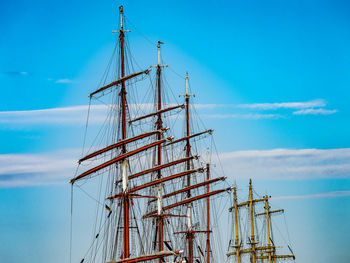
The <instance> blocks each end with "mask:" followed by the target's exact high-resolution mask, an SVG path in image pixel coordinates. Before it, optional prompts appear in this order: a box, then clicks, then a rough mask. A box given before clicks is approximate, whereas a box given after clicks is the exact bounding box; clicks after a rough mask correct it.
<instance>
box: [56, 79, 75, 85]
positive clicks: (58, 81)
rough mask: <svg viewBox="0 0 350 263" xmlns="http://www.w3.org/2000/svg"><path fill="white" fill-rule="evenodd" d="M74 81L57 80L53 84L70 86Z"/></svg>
mask: <svg viewBox="0 0 350 263" xmlns="http://www.w3.org/2000/svg"><path fill="white" fill-rule="evenodd" d="M74 82H75V81H74V80H72V79H58V80H56V81H55V83H58V84H71V83H74Z"/></svg>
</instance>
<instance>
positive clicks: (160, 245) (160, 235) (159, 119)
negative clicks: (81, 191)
mask: <svg viewBox="0 0 350 263" xmlns="http://www.w3.org/2000/svg"><path fill="white" fill-rule="evenodd" d="M160 44H163V43H162V42H160V41H158V45H157V49H158V64H157V111H158V112H159V113H158V114H157V121H156V126H157V130H161V129H162V113H161V110H162V88H161V73H162V66H161V65H160ZM161 138H162V134H158V135H157V139H158V140H161ZM161 164H162V145H161V144H159V145H158V147H157V166H159V165H161ZM161 178H162V172H161V170H158V171H157V179H158V180H160V179H161ZM162 187H163V184H162V183H159V184H158V214H157V215H158V217H157V221H158V251H159V252H160V251H163V250H164V240H163V239H164V217H163V211H162V209H163V193H162ZM161 262H162V259H161V258H160V259H159V263H161Z"/></svg>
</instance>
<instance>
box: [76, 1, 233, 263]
mask: <svg viewBox="0 0 350 263" xmlns="http://www.w3.org/2000/svg"><path fill="white" fill-rule="evenodd" d="M119 15H120V29H119V30H118V31H116V32H118V33H119V39H118V43H119V45H118V46H119V62H118V65H119V69H120V70H119V71H118V72H119V75H118V79H117V80H113V81H112V82H111V83H109V84H106V85H104V86H102V87H101V88H99V89H97V90H96V91H94V92H92V93H90V98H94V97H96V96H104V95H105V94H106V93H107V92H108V91H112V92H111V94H112V95H113V94H115V91H117V90H118V91H119V92H118V97H119V100H118V101H119V104H118V107H117V108H118V115H117V116H116V117H117V118H116V120H117V121H115V122H114V125H117V126H118V130H117V132H116V135H117V136H116V138H115V139H113V138H114V137H112V142H111V143H110V144H108V145H107V146H105V147H103V148H101V149H98V150H96V151H94V152H91V153H89V154H87V155H86V156H84V157H82V158H81V159H80V160H79V161H78V163H79V165H81V164H85V163H87V161H89V163H91V164H93V167H92V168H90V169H87V170H85V171H83V172H81V173H80V174H78V175H76V176H75V177H74V178H72V179H71V184H72V185H74V184H76V183H77V182H80V181H81V180H86V179H89V178H91V177H95V176H99V175H101V174H103V173H106V172H107V171H108V172H109V174H110V175H111V178H112V179H111V180H110V182H111V184H112V185H113V189H112V194H109V195H107V196H106V197H105V199H106V201H108V200H109V201H110V202H111V206H112V208H113V209H111V208H110V207H109V206H107V205H106V207H108V209H109V210H110V213H109V214H108V215H107V216H106V217H105V220H106V228H105V229H106V231H105V233H104V234H105V235H106V236H107V238H106V240H105V242H106V244H107V243H108V242H109V243H111V246H112V248H111V252H110V253H109V254H108V253H105V255H104V256H103V259H106V260H107V261H109V262H112V263H121V262H123V263H124V262H125V263H131V262H144V261H149V260H157V261H158V262H159V263H161V262H164V258H166V257H169V256H174V261H175V260H176V258H179V257H180V258H184V259H185V260H186V261H187V262H189V263H193V262H194V259H195V252H194V249H193V247H194V239H195V233H205V234H206V255H205V258H206V260H205V261H206V262H207V263H210V232H211V230H210V197H211V196H214V195H218V194H221V193H225V192H226V191H230V190H231V189H232V188H231V187H228V188H224V189H218V190H211V189H210V185H213V184H214V183H217V182H219V181H223V180H225V179H226V177H217V178H213V179H210V154H209V152H207V160H206V166H205V167H201V166H198V162H196V163H197V165H196V163H195V162H194V161H196V160H198V158H199V155H197V154H193V153H192V151H191V140H193V139H194V138H197V139H200V138H202V137H203V136H204V135H208V134H211V133H212V131H213V130H204V131H199V132H197V133H191V126H190V125H191V119H190V96H191V94H189V85H188V74H186V93H185V94H184V95H183V96H184V97H185V104H183V105H175V106H173V105H171V106H169V107H164V101H163V100H162V97H163V86H162V68H163V67H165V65H161V59H160V58H161V57H160V47H161V44H163V43H162V42H160V41H158V43H157V52H158V54H157V55H158V61H157V65H156V66H151V68H152V67H154V68H156V89H155V100H154V106H155V111H154V112H151V113H147V114H145V115H141V116H140V115H136V116H133V118H132V117H131V114H130V111H129V107H128V103H127V101H128V98H129V97H127V94H128V90H127V88H128V85H130V83H132V84H134V83H135V82H136V81H137V79H138V78H139V79H140V78H142V77H144V76H146V75H149V73H150V71H151V68H150V69H146V70H143V71H140V72H135V73H131V74H129V75H127V73H126V69H127V67H126V41H125V32H129V31H127V30H125V29H124V13H123V7H122V6H121V7H120V8H119ZM115 108H116V107H112V110H114V109H115ZM182 109H184V110H185V134H184V136H183V135H182V136H183V137H180V138H178V139H176V140H174V136H168V135H169V134H168V133H170V132H171V130H170V129H169V128H168V127H166V126H164V125H163V124H164V121H165V120H166V116H165V114H166V113H169V112H174V111H175V110H182ZM150 118H153V119H154V122H153V125H152V126H153V127H152V130H146V131H145V129H144V128H142V129H139V130H142V131H143V132H142V133H138V134H136V135H133V136H130V135H131V134H134V133H135V130H134V129H133V127H137V125H144V124H143V123H142V122H143V121H146V120H148V119H150ZM146 127H147V126H146ZM182 143H185V156H184V157H182V158H174V157H172V158H170V159H169V158H164V157H165V156H166V153H169V152H170V151H172V148H170V147H174V148H176V149H181V145H182ZM150 151H151V152H152V151H153V152H154V153H155V155H154V156H155V158H154V159H153V160H154V161H153V164H152V165H151V167H149V166H147V163H149V162H147V161H146V162H145V163H146V164H145V165H139V164H137V162H140V161H141V160H142V158H144V159H146V160H147V159H149V157H150V156H149V155H147V152H150ZM106 159H107V160H106ZM101 160H102V162H101ZM96 161H99V162H100V163H99V164H97V165H96V164H95V163H96ZM181 164H182V165H184V166H185V169H180V168H181V167H182V166H180V165H181ZM205 170H206V179H205V180H203V181H202V182H199V183H198V182H196V180H193V179H192V178H196V176H197V174H198V173H203V172H204V171H205ZM175 171H177V172H175ZM179 179H183V180H185V181H186V184H185V187H183V186H182V185H180V184H179V183H178V182H179V181H178V180H179ZM120 183H121V184H120ZM201 187H206V188H205V193H204V194H199V192H198V189H199V188H201ZM146 191H148V192H146ZM152 193H156V194H152ZM180 194H185V198H184V199H182V200H181V199H179V195H180ZM139 199H147V200H148V202H141V201H140V203H141V204H143V207H142V208H141V209H140V213H141V214H140V216H139V218H136V212H135V211H134V208H133V206H134V205H135V202H138V201H137V200H139ZM199 200H206V222H205V224H206V229H205V230H198V229H196V228H195V227H194V225H193V208H194V207H193V206H194V204H195V203H197V202H198V201H199ZM155 202H156V205H154V203H155ZM181 207H182V208H186V211H187V212H186V215H181V214H180V215H179V214H177V213H174V209H175V208H181ZM112 212H113V213H114V215H115V221H112V219H111V218H112V217H110V215H111V213H112ZM203 214H204V211H203ZM165 218H167V220H165ZM168 218H169V219H168ZM183 218H186V219H187V228H186V229H185V230H183V229H176V228H175V226H176V225H177V226H181V222H183V220H184V219H183ZM148 219H152V220H155V221H156V224H155V229H154V233H155V239H154V241H153V238H149V235H148V234H147V232H148V231H149V228H147V226H146V225H148V224H147V222H149V221H147V220H148ZM137 220H144V222H145V223H143V224H142V228H141V227H139V226H138V225H137ZM132 222H134V224H135V226H134V225H132ZM174 222H176V224H174V225H175V226H173V227H172V228H167V227H165V226H166V224H172V223H174ZM203 225H204V224H203ZM103 226H104V225H103ZM111 229H116V230H115V232H110V230H111ZM120 229H121V232H122V238H121V240H122V242H121V243H122V247H121V246H120V245H119V244H120V243H119V242H118V240H119V237H118V233H119V230H120ZM133 229H136V230H135V231H138V235H139V238H140V239H142V240H140V246H142V249H141V250H138V247H137V246H136V243H135V242H134V241H133V240H134V238H135V237H134V235H133V234H132V233H133V232H132V231H133ZM171 229H173V230H171ZM141 231H143V234H140V232H141ZM166 231H167V234H168V236H170V237H171V238H173V243H172V245H171V244H170V243H171V240H168V241H167V240H164V237H165V236H166ZM172 231H173V232H172ZM173 234H185V236H186V240H187V242H186V245H185V247H183V245H182V239H181V238H174V236H173ZM99 235H100V233H97V235H96V239H98V238H99ZM108 238H109V239H108ZM149 244H154V246H152V245H149ZM164 245H165V247H164ZM175 247H177V249H174V248H175ZM178 248H182V249H178ZM183 250H186V252H185V253H184V251H183ZM106 251H107V250H106ZM118 251H120V252H121V253H120V254H119V253H117V252H118ZM146 252H147V253H146ZM107 254H108V255H107ZM203 257H204V256H203ZM196 261H197V260H196Z"/></svg>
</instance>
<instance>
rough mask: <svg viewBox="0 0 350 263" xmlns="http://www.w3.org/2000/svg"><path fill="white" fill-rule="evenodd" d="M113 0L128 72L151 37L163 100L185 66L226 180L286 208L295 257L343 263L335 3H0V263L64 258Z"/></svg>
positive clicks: (345, 45)
mask: <svg viewBox="0 0 350 263" xmlns="http://www.w3.org/2000/svg"><path fill="white" fill-rule="evenodd" d="M121 3H122V4H123V5H124V9H125V12H126V17H127V21H128V22H127V25H128V26H129V29H130V30H131V31H132V32H131V33H130V34H129V36H130V38H129V40H130V44H131V48H132V50H133V52H134V56H135V57H136V58H137V61H138V62H139V63H140V66H141V67H142V68H147V67H148V66H149V65H150V64H154V63H155V61H156V49H155V45H154V44H152V42H153V43H155V42H156V41H158V40H161V41H163V42H165V43H166V44H165V45H164V48H163V50H162V56H163V59H164V61H165V62H166V63H167V64H168V65H169V66H170V67H169V69H168V70H167V72H166V74H167V78H168V80H169V82H171V83H172V86H173V87H174V89H175V91H176V92H177V91H178V92H181V91H183V86H184V85H183V84H184V83H183V79H182V78H179V77H178V76H177V75H176V74H174V72H173V71H175V72H177V73H178V74H180V75H182V76H184V75H185V72H186V71H188V72H189V74H190V83H191V89H192V91H193V92H194V93H196V97H195V98H194V103H195V104H197V105H198V112H199V114H200V115H201V116H202V118H203V119H205V120H206V126H207V127H210V128H214V129H215V138H216V144H217V148H218V151H219V153H220V154H221V160H222V163H223V166H224V168H225V171H226V174H227V175H228V176H229V180H230V181H231V182H233V181H234V180H236V181H237V183H238V184H239V185H241V188H242V189H243V188H244V187H245V186H246V185H247V184H248V178H250V177H251V178H253V179H254V181H255V185H256V191H258V192H262V193H266V192H268V193H269V194H270V195H272V196H275V197H276V199H275V200H274V202H275V203H276V205H278V206H279V207H284V208H285V209H286V211H287V218H288V224H289V231H290V233H291V238H292V245H293V247H294V248H295V249H294V250H295V253H296V255H297V262H310V261H317V262H321V263H322V262H330V261H331V260H332V261H334V262H348V258H349V256H348V255H346V254H345V253H343V252H342V251H344V250H345V249H346V248H347V245H346V242H347V240H348V239H349V238H350V227H349V224H348V222H349V219H350V212H349V211H350V209H349V208H350V207H349V203H350V199H349V198H350V197H349V196H350V180H349V179H350V165H349V160H350V137H349V134H350V125H349V117H348V116H349V114H350V107H349V103H348V101H349V98H350V91H349V86H350V74H349V72H350V48H349V47H350V31H349V26H350V16H349V4H348V3H347V1H322V0H321V1H311V0H310V1H122V2H120V1H105V2H103V3H99V2H97V1H74V0H73V1H17V0H15V1H3V2H2V3H1V8H0V10H1V11H0V21H1V22H0V32H1V34H0V57H1V60H0V85H1V91H2V93H1V96H0V138H1V139H0V140H1V147H0V163H1V168H0V186H1V188H0V200H1V201H0V208H1V209H0V229H1V232H2V233H3V234H2V235H1V237H0V240H1V242H0V243H2V244H4V245H2V246H0V258H4V259H5V261H6V262H15V261H16V262H17V261H18V260H19V259H20V260H21V261H24V262H33V261H36V262H44V261H45V262H47V261H49V262H62V261H66V262H67V260H68V257H67V254H68V245H67V244H68V239H69V234H68V233H69V232H68V230H69V195H70V188H69V185H68V183H67V181H68V179H69V178H70V177H71V176H72V174H73V172H74V162H75V161H74V160H76V159H78V158H79V157H80V156H79V151H77V149H79V148H80V147H81V145H82V141H83V140H82V134H83V132H84V125H85V118H86V105H87V103H88V97H87V95H88V94H89V92H90V91H92V90H94V89H95V88H96V87H97V86H98V83H99V81H100V78H101V75H102V74H103V72H104V69H105V67H106V65H107V62H108V59H109V57H110V55H111V53H112V51H113V45H114V42H115V40H116V35H113V34H112V33H111V31H112V30H115V29H116V28H117V25H118V11H117V10H118V9H117V7H118V6H119V5H120V4H121ZM140 32H141V33H142V34H140ZM146 38H147V39H146ZM149 41H151V43H150V42H149ZM97 117H98V116H97ZM97 119H98V118H97ZM97 124H98V121H96V125H97ZM330 229H331V231H330ZM53 236H54V237H55V238H52V237H53ZM82 247H83V245H82ZM81 249H82V251H83V250H84V249H83V248H81ZM77 253H78V252H77ZM48 259H49V260H48ZM316 259H317V260H316Z"/></svg>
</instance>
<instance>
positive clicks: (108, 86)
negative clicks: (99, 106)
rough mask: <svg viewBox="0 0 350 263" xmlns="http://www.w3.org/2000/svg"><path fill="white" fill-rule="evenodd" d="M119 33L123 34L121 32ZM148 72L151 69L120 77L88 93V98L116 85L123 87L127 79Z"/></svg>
mask: <svg viewBox="0 0 350 263" xmlns="http://www.w3.org/2000/svg"><path fill="white" fill-rule="evenodd" d="M121 33H124V32H121ZM123 37H124V36H123ZM120 40H121V39H120ZM123 41H124V40H123ZM123 44H124V43H123ZM123 48H124V46H123ZM150 71H151V69H146V70H144V71H140V72H135V73H132V74H130V75H127V76H122V77H121V78H120V79H118V80H115V81H113V82H111V83H109V84H107V85H106V86H103V87H101V88H99V89H98V90H96V91H94V92H92V93H90V95H89V97H90V98H91V97H92V96H94V95H95V94H97V93H100V92H101V91H104V90H106V89H108V88H110V87H113V86H116V85H120V84H122V86H123V85H124V86H125V81H127V80H129V79H132V78H135V77H137V76H139V75H142V74H148V73H149V72H150ZM122 75H125V70H124V74H122Z"/></svg>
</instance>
